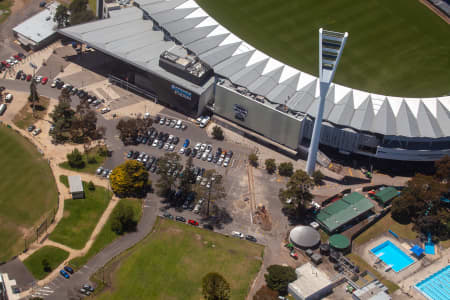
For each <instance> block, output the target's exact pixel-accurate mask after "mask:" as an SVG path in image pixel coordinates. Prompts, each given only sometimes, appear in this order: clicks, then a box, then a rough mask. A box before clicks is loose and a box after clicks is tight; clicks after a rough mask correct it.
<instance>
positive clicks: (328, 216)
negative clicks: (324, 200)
mask: <svg viewBox="0 0 450 300" xmlns="http://www.w3.org/2000/svg"><path fill="white" fill-rule="evenodd" d="M373 207H374V205H373V203H372V202H371V201H370V200H369V199H367V198H366V197H364V196H363V195H361V194H360V193H357V192H354V193H351V194H349V195H347V196H345V197H343V198H342V199H340V200H338V201H336V202H334V203H332V204H330V205H328V206H327V207H325V208H323V209H322V210H321V211H320V212H319V214H318V215H317V216H316V220H317V222H318V223H319V224H320V225H321V226H322V227H323V229H324V230H325V231H327V232H328V233H333V232H336V231H338V230H339V229H341V228H342V227H343V226H345V225H347V224H349V223H351V222H353V221H357V220H358V219H360V218H363V217H365V216H366V215H367V214H368V213H369V212H370V211H371V210H372V208H373Z"/></svg>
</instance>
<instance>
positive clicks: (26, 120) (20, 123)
mask: <svg viewBox="0 0 450 300" xmlns="http://www.w3.org/2000/svg"><path fill="white" fill-rule="evenodd" d="M49 105H50V99H49V98H47V97H43V96H40V97H39V103H38V104H36V105H35V112H34V115H33V109H32V108H31V105H30V103H29V102H27V103H26V104H25V105H24V106H23V107H22V109H21V110H20V111H19V113H17V115H15V116H14V119H13V122H14V124H16V126H17V127H19V128H21V129H27V128H28V126H30V125H34V123H36V122H37V121H38V120H42V119H43V118H44V117H45V116H46V115H47V108H48V106H49Z"/></svg>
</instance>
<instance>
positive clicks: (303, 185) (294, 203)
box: [278, 170, 313, 218]
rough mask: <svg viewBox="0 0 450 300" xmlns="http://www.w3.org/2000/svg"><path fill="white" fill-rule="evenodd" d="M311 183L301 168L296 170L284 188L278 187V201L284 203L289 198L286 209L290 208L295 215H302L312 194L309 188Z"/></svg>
mask: <svg viewBox="0 0 450 300" xmlns="http://www.w3.org/2000/svg"><path fill="white" fill-rule="evenodd" d="M312 185H313V181H312V179H311V178H310V177H309V176H308V174H307V173H306V172H305V171H303V170H297V171H295V172H294V174H293V175H292V176H291V178H289V181H288V182H287V184H286V189H280V192H279V195H278V196H279V198H280V201H281V202H282V203H284V204H286V200H288V199H290V200H291V203H290V204H286V205H287V208H288V209H292V210H293V213H294V214H295V216H296V217H297V218H298V217H302V216H304V214H305V212H306V209H307V207H308V204H309V203H310V202H311V201H312V199H313V195H312V194H311V192H310V190H309V189H310V188H311V186H312Z"/></svg>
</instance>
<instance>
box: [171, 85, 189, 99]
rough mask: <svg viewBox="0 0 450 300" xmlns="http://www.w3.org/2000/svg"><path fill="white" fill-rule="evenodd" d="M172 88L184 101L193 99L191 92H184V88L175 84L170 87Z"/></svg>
mask: <svg viewBox="0 0 450 300" xmlns="http://www.w3.org/2000/svg"><path fill="white" fill-rule="evenodd" d="M170 88H171V89H172V91H173V92H174V93H175V95H178V96H180V97H183V98H184V99H187V100H191V99H192V93H191V92H188V91H186V90H183V89H182V88H179V87H177V86H176V85H175V84H172V85H171V86H170Z"/></svg>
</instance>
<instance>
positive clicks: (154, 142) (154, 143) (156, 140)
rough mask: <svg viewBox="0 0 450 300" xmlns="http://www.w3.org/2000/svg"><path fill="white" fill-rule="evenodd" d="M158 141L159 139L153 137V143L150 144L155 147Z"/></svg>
mask: <svg viewBox="0 0 450 300" xmlns="http://www.w3.org/2000/svg"><path fill="white" fill-rule="evenodd" d="M158 142H159V141H158V139H155V140H154V141H153V144H152V146H153V147H156V146H158Z"/></svg>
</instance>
